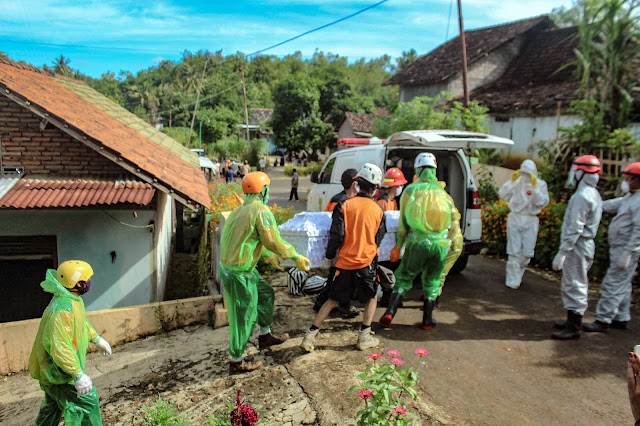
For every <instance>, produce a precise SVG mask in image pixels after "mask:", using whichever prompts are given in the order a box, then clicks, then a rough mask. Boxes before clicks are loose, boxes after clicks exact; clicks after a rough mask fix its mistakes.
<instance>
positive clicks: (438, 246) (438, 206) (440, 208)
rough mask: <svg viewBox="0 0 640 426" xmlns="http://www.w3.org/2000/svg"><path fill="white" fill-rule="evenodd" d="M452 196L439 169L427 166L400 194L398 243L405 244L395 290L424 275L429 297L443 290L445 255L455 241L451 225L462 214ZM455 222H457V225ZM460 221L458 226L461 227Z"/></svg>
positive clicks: (403, 289) (403, 291)
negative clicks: (439, 178) (437, 176)
mask: <svg viewBox="0 0 640 426" xmlns="http://www.w3.org/2000/svg"><path fill="white" fill-rule="evenodd" d="M456 213H457V210H456V209H455V206H454V205H453V202H452V200H451V197H450V196H449V194H447V192H446V191H445V190H444V189H443V188H442V187H441V186H440V185H439V184H438V180H437V178H436V174H435V169H431V168H426V169H424V170H423V171H422V174H421V175H420V177H419V179H418V180H417V181H416V182H414V183H413V184H411V185H409V186H408V187H407V189H406V190H405V191H404V193H403V194H402V197H401V198H400V221H399V222H398V232H397V234H396V246H398V247H400V246H402V245H403V244H405V252H404V256H403V258H402V261H401V262H400V266H399V267H398V269H397V270H396V271H395V276H396V285H395V287H394V290H393V291H394V293H397V294H399V295H404V294H406V293H407V292H408V291H409V290H410V289H411V288H412V287H413V280H414V278H415V277H416V276H418V275H420V278H421V281H422V291H423V292H424V295H425V298H426V299H429V300H435V299H436V297H438V296H439V294H440V281H441V279H442V277H443V274H444V268H445V258H446V256H447V253H448V252H449V247H450V245H451V241H450V240H449V236H448V233H449V229H450V228H451V226H452V223H453V222H455V221H456V219H458V218H459V215H456ZM454 226H455V225H454ZM459 226H460V225H459V223H458V229H459Z"/></svg>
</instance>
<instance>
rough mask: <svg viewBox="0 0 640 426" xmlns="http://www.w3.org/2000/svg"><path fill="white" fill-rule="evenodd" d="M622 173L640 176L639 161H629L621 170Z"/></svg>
mask: <svg viewBox="0 0 640 426" xmlns="http://www.w3.org/2000/svg"><path fill="white" fill-rule="evenodd" d="M622 174H623V175H631V176H634V177H640V163H631V164H629V165H628V166H627V167H625V168H624V170H623V171H622Z"/></svg>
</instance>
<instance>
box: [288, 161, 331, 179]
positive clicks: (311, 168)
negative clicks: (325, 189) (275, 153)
mask: <svg viewBox="0 0 640 426" xmlns="http://www.w3.org/2000/svg"><path fill="white" fill-rule="evenodd" d="M293 169H296V171H297V172H298V175H299V176H309V175H310V174H311V173H313V172H320V170H322V164H320V163H316V162H315V161H312V162H310V163H308V164H307V167H304V166H291V165H289V166H284V175H285V176H293Z"/></svg>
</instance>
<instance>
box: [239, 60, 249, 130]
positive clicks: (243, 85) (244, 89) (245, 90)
mask: <svg viewBox="0 0 640 426" xmlns="http://www.w3.org/2000/svg"><path fill="white" fill-rule="evenodd" d="M240 73H241V74H242V96H243V97H244V121H245V124H246V126H247V142H249V136H250V134H249V109H248V108H247V86H245V84H244V64H242V66H241V67H240Z"/></svg>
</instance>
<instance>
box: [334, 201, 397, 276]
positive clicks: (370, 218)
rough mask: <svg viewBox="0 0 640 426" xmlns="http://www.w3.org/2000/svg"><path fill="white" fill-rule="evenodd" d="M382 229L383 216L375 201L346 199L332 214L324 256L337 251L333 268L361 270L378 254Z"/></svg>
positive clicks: (382, 234) (383, 228)
mask: <svg viewBox="0 0 640 426" xmlns="http://www.w3.org/2000/svg"><path fill="white" fill-rule="evenodd" d="M385 230H386V229H385V225H384V213H383V211H382V209H381V208H380V206H378V205H377V204H376V202H375V201H373V200H372V199H371V198H368V197H366V196H359V195H358V196H356V197H353V198H349V199H348V200H346V201H344V202H343V203H342V204H338V206H336V208H335V210H334V212H333V222H332V224H331V235H330V237H329V246H328V247H327V257H329V256H331V255H332V254H333V255H335V251H336V250H337V249H339V251H338V255H337V259H336V267H337V268H340V269H346V270H356V269H362V268H365V267H367V266H369V265H371V263H372V262H373V259H374V258H375V257H376V255H377V254H378V245H379V244H380V242H381V241H382V237H383V236H384V233H385ZM331 257H333V256H331Z"/></svg>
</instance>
